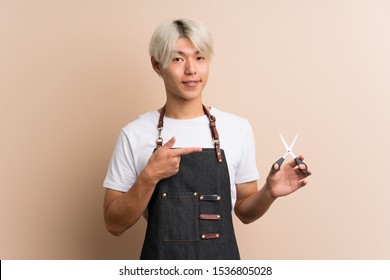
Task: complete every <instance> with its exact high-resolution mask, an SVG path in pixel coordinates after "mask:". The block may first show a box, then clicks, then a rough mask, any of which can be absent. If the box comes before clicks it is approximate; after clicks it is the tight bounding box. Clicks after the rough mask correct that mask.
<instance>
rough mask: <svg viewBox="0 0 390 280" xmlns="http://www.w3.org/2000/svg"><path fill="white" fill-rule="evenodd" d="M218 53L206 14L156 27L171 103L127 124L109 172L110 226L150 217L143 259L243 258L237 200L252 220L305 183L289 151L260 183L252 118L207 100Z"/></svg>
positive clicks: (156, 53)
mask: <svg viewBox="0 0 390 280" xmlns="http://www.w3.org/2000/svg"><path fill="white" fill-rule="evenodd" d="M212 54H213V46H212V39H211V35H210V34H209V32H208V31H207V29H206V28H205V27H204V26H203V25H202V24H201V23H199V22H195V21H191V20H176V21H169V22H166V23H164V24H162V25H161V26H160V27H159V28H158V29H157V30H156V31H155V33H154V34H153V36H152V39H151V43H150V56H151V63H152V67H153V69H154V71H155V72H156V73H157V74H158V75H159V76H160V77H161V78H162V79H163V81H164V84H165V92H166V104H165V105H164V106H163V107H162V108H161V109H160V110H158V111H157V110H156V111H152V112H149V113H146V114H144V115H142V116H140V117H139V118H138V119H136V120H134V121H133V122H131V123H130V124H128V125H127V126H126V127H124V128H123V129H122V132H121V134H120V137H119V139H118V142H117V144H116V148H115V151H114V153H113V156H112V159H111V163H110V166H109V170H108V173H107V176H106V179H105V181H104V186H105V187H106V193H105V198H104V218H105V223H106V227H107V229H108V231H110V232H111V233H112V234H114V235H117V236H119V235H121V234H122V233H123V232H125V231H126V230H127V229H129V228H130V227H131V226H132V225H134V224H135V223H136V222H137V221H138V219H139V218H140V217H141V216H142V215H143V214H144V215H145V217H146V218H147V220H148V226H147V231H146V236H145V241H144V244H143V248H142V252H141V259H239V258H240V256H239V251H238V248H237V243H236V238H235V235H234V229H233V224H232V209H234V212H235V214H236V215H237V216H238V218H239V219H240V220H241V221H242V222H244V223H251V222H253V221H255V220H257V219H258V218H259V217H261V216H262V215H263V214H264V213H265V212H266V211H267V210H268V208H269V207H270V206H271V204H272V203H273V202H274V201H275V199H276V198H278V197H281V196H285V195H288V194H290V193H293V192H294V191H296V190H297V189H299V188H300V187H303V186H305V185H306V184H307V181H306V179H305V178H306V176H307V175H306V174H305V173H304V172H302V170H304V169H305V168H306V167H305V166H304V165H300V166H299V167H297V164H296V163H295V162H294V161H291V162H290V163H288V164H287V165H285V166H283V167H282V168H281V169H280V171H279V172H276V173H274V172H270V173H269V175H268V177H267V179H266V182H265V184H264V186H263V187H262V188H260V190H258V187H257V179H258V177H259V175H258V171H257V168H256V161H255V145H254V139H253V133H252V129H251V126H250V125H249V123H248V122H247V121H246V120H245V119H243V118H240V117H237V116H235V115H232V114H229V113H226V112H222V111H220V110H218V109H216V108H214V107H211V108H210V107H206V106H204V105H203V102H202V91H203V88H204V87H205V85H206V83H207V79H208V71H209V61H210V59H211V57H212ZM300 158H301V159H303V157H300ZM275 167H276V169H277V167H278V166H275ZM300 169H302V170H300ZM305 171H307V172H310V171H309V170H305Z"/></svg>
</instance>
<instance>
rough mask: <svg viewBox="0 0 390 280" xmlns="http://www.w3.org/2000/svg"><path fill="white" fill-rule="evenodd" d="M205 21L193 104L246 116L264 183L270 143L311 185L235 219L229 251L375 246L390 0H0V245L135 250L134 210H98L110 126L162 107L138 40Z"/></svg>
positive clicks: (362, 252) (311, 252)
mask: <svg viewBox="0 0 390 280" xmlns="http://www.w3.org/2000/svg"><path fill="white" fill-rule="evenodd" d="M183 17H184V18H193V19H197V20H200V21H202V22H204V23H205V24H206V25H207V26H208V27H209V29H210V31H211V32H212V33H213V35H214V40H215V53H216V55H215V57H214V59H213V61H212V64H211V73H210V78H209V84H208V86H207V87H206V90H205V92H204V100H205V103H206V104H207V105H212V106H214V107H217V108H219V109H221V110H225V111H230V112H232V113H235V114H238V115H241V116H243V117H245V118H247V119H249V121H250V122H251V124H252V126H253V130H254V133H255V137H256V147H257V161H258V168H259V171H260V173H261V176H262V177H261V179H260V180H259V185H260V186H262V185H263V184H264V180H265V178H266V175H267V173H268V171H269V169H270V167H271V164H272V163H273V162H274V161H275V160H277V159H278V158H279V157H280V156H281V155H282V154H283V152H284V148H283V146H282V143H281V142H280V139H279V136H278V133H279V132H281V133H282V134H283V135H284V136H285V138H287V139H286V140H287V141H291V139H292V138H293V137H294V135H295V133H296V132H298V131H299V132H300V136H299V138H298V141H297V144H296V147H295V148H294V151H295V152H296V153H297V154H301V153H302V154H304V155H305V156H306V163H307V164H308V165H309V167H310V168H311V170H312V171H313V175H312V176H311V177H310V182H309V185H308V186H307V187H306V188H304V189H301V190H299V191H298V192H296V193H295V194H293V195H291V196H289V197H285V198H280V199H278V200H277V201H276V202H275V204H274V205H273V206H272V208H271V209H270V210H269V212H268V213H267V214H266V215H265V216H264V217H263V218H261V219H260V220H258V221H256V222H254V223H252V224H250V225H243V224H241V223H240V222H239V221H238V220H237V219H235V226H236V235H237V238H238V243H239V247H240V250H241V255H242V258H243V259H389V258H390V238H389V236H390V218H389V213H390V205H389V198H390V184H389V164H388V158H389V156H390V153H389V143H390V141H389V140H390V133H389V119H390V118H389V117H390V113H389V109H388V107H389V105H390V94H389V93H390V83H389V77H390V75H389V74H390V52H389V50H390V37H389V26H390V1H385V0H383V1H380V0H360V1H358V0H356V1H352V0H351V1H346V0H318V1H310V0H300V1H287V0H285V1H284V0H268V1H260V0H251V1H250V0H247V1H223V0H221V1H206V0H198V1H196V2H191V3H187V2H183V1H174V0H165V1H151V0H146V1H104V0H100V1H94V0H85V1H51V0H41V1H18V0H12V1H11V0H1V1H0V94H1V99H0V133H1V134H0V186H1V193H0V221H1V230H0V258H1V259H137V258H138V256H139V252H140V249H141V245H142V241H143V237H144V232H145V228H146V223H145V221H144V220H142V219H141V220H140V221H139V222H138V223H137V224H136V225H135V226H134V227H133V228H131V229H130V230H128V231H127V232H126V233H125V234H124V235H123V236H122V237H119V238H118V237H113V236H111V235H110V234H109V233H108V232H107V231H106V229H105V226H104V223H103V215H102V214H103V210H102V200H103V194H104V188H103V187H102V182H103V179H104V177H105V174H106V170H107V166H108V163H109V160H110V157H111V153H112V151H113V148H114V145H115V141H116V139H117V136H118V135H119V132H120V129H121V128H122V127H123V126H124V125H126V124H127V123H128V122H129V121H131V120H133V119H134V118H136V117H137V116H138V115H139V114H141V113H143V112H146V111H150V110H154V109H157V108H159V107H161V106H162V105H163V103H164V100H165V92H164V88H163V84H162V80H161V79H160V78H159V77H158V76H157V75H156V74H155V73H154V71H153V70H152V68H151V66H150V62H149V57H148V44H149V39H150V37H151V34H152V32H153V31H154V29H155V28H156V27H157V26H158V25H159V24H160V23H161V22H163V21H165V20H166V19H175V18H183Z"/></svg>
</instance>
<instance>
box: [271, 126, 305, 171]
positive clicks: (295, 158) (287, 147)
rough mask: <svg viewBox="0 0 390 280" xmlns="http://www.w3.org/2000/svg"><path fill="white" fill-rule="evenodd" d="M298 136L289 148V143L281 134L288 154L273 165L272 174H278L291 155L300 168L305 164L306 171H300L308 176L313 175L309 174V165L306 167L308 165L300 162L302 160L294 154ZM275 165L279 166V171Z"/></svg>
mask: <svg viewBox="0 0 390 280" xmlns="http://www.w3.org/2000/svg"><path fill="white" fill-rule="evenodd" d="M298 134H299V133H297V134H296V135H295V137H294V140H293V141H292V142H291V144H290V146H288V145H287V143H286V141H285V140H284V138H283V136H282V134H280V133H279V135H280V138H281V139H282V142H283V145H284V147H285V149H286V153H285V154H284V155H283V156H282V157H281V158H280V159H278V160H277V161H276V162H275V163H274V164H273V165H272V168H271V170H272V172H274V173H276V172H278V171H279V170H280V167H281V166H282V164H283V161H284V160H285V159H286V157H287V156H288V155H290V156H292V157H293V158H294V161H295V162H296V163H297V164H298V166H299V165H300V164H303V165H304V166H305V169H304V170H302V169H299V170H301V171H302V172H303V173H305V174H306V175H307V176H309V175H311V173H309V172H308V171H307V165H306V163H304V162H303V161H302V160H300V159H299V158H298V157H297V156H296V155H295V154H294V153H293V152H292V149H293V148H294V145H295V142H296V141H297V138H298ZM275 164H278V168H277V169H275Z"/></svg>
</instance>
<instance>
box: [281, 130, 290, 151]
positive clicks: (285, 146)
mask: <svg viewBox="0 0 390 280" xmlns="http://www.w3.org/2000/svg"><path fill="white" fill-rule="evenodd" d="M279 136H280V138H281V139H282V142H283V145H284V148H285V149H286V151H287V152H289V151H290V147H289V146H288V145H287V143H286V141H285V140H284V138H283V136H282V134H281V133H280V132H279Z"/></svg>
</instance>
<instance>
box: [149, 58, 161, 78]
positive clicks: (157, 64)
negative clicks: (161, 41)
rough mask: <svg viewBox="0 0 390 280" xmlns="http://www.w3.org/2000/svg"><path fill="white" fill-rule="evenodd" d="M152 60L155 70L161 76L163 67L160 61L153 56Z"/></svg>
mask: <svg viewBox="0 0 390 280" xmlns="http://www.w3.org/2000/svg"><path fill="white" fill-rule="evenodd" d="M150 62H151V63H152V67H153V70H154V71H155V72H156V73H157V74H158V75H159V76H161V70H162V67H161V64H160V62H158V61H157V60H156V59H155V58H154V57H153V56H152V57H151V58H150Z"/></svg>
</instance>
